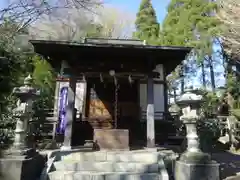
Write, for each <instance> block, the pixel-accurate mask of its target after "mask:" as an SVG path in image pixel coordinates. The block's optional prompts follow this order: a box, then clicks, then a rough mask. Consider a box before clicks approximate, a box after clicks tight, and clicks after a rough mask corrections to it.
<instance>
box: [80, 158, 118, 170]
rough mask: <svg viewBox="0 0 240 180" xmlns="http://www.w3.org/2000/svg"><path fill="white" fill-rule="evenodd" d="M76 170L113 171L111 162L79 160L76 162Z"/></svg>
mask: <svg viewBox="0 0 240 180" xmlns="http://www.w3.org/2000/svg"><path fill="white" fill-rule="evenodd" d="M77 167H78V168H77V170H78V171H95V172H112V171H114V167H113V163H111V162H87V161H86V162H79V163H77Z"/></svg>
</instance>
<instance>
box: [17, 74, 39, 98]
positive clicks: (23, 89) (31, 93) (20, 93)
mask: <svg viewBox="0 0 240 180" xmlns="http://www.w3.org/2000/svg"><path fill="white" fill-rule="evenodd" d="M32 82H33V79H32V77H31V76H30V75H28V76H27V77H26V78H25V79H24V83H23V86H20V87H15V88H14V89H13V94H15V95H16V96H17V97H19V98H20V99H21V98H23V99H25V98H33V97H35V96H38V95H39V94H40V92H39V91H38V90H37V89H35V88H34V87H32V86H31V85H32Z"/></svg>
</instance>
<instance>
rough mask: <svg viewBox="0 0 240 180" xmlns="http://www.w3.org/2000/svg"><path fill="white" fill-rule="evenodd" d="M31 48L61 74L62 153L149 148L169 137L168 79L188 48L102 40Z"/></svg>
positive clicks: (39, 42) (40, 44)
mask: <svg viewBox="0 0 240 180" xmlns="http://www.w3.org/2000/svg"><path fill="white" fill-rule="evenodd" d="M30 42H31V43H32V45H33V46H34V49H35V52H36V53H38V54H40V55H41V56H43V57H44V58H45V59H46V60H47V61H48V62H49V63H50V64H51V65H52V67H53V68H54V70H55V71H56V72H58V73H59V76H58V78H57V83H56V84H57V85H56V97H57V98H56V102H55V112H56V115H57V116H58V117H59V123H58V133H60V134H61V133H63V134H64V135H63V149H71V148H72V147H73V146H79V145H82V144H84V143H85V142H86V141H88V140H92V141H93V142H94V144H95V145H96V146H98V147H99V148H100V149H129V148H131V147H134V146H143V147H149V148H152V147H155V145H156V144H157V143H159V142H158V141H161V138H162V137H165V136H167V135H168V133H169V130H168V129H167V128H166V125H165V124H166V122H168V121H169V120H170V119H171V116H170V114H169V113H168V97H167V96H168V93H167V92H168V87H167V82H166V76H167V75H168V74H170V73H171V72H172V71H173V70H174V69H175V68H176V66H177V65H179V64H180V63H181V62H182V61H183V60H184V59H185V57H186V56H187V54H188V53H189V52H190V51H191V48H189V47H176V46H172V47H170V46H150V45H146V44H145V42H143V41H138V40H121V39H101V38H99V39H93V38H86V39H85V40H84V41H83V42H82V43H72V42H65V41H46V40H31V41H30ZM64 90H65V91H64ZM64 98H65V99H64Z"/></svg>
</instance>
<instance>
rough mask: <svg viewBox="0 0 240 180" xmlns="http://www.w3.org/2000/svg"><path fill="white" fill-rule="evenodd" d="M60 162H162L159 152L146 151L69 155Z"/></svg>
mask: <svg viewBox="0 0 240 180" xmlns="http://www.w3.org/2000/svg"><path fill="white" fill-rule="evenodd" d="M61 159H62V160H65V161H66V160H69V161H98V162H102V161H111V162H112V161H114V162H145V163H158V162H159V161H160V160H162V155H161V154H160V153H159V152H146V151H139V152H137V151H134V152H133V151H123V152H112V151H97V152H78V153H71V154H69V155H66V156H62V157H61Z"/></svg>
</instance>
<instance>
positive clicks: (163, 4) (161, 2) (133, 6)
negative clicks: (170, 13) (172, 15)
mask: <svg viewBox="0 0 240 180" xmlns="http://www.w3.org/2000/svg"><path fill="white" fill-rule="evenodd" d="M169 2H170V0H152V4H153V7H154V9H155V11H156V14H157V18H158V21H159V22H162V21H163V19H164V17H165V16H166V14H167V11H166V8H167V6H168V4H169ZM105 3H107V4H111V5H114V6H117V7H120V8H122V9H124V10H127V11H129V12H131V13H134V14H136V13H137V12H138V9H139V5H140V3H141V0H105Z"/></svg>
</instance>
